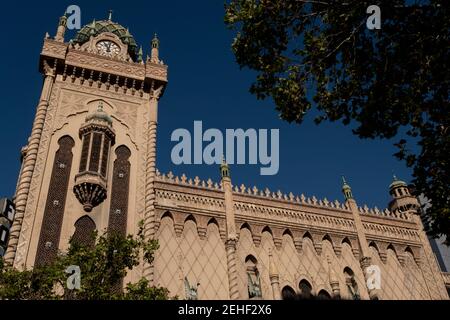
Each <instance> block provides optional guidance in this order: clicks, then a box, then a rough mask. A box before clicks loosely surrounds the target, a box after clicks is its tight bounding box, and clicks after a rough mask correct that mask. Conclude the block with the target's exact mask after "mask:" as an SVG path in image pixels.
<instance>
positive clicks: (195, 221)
mask: <svg viewBox="0 0 450 320" xmlns="http://www.w3.org/2000/svg"><path fill="white" fill-rule="evenodd" d="M188 221H192V222H194V223H195V226H197V220H196V219H195V217H194V215H192V214H190V215H188V216H187V217H186V219H184V224H186V222H188Z"/></svg>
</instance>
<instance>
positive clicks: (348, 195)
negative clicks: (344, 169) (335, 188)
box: [342, 176, 353, 200]
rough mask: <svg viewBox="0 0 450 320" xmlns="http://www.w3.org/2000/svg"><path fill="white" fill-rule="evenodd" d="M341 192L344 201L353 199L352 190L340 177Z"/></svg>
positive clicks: (343, 178)
mask: <svg viewBox="0 0 450 320" xmlns="http://www.w3.org/2000/svg"><path fill="white" fill-rule="evenodd" d="M342 192H343V193H344V196H345V200H349V199H353V194H352V188H351V187H350V186H349V185H348V183H347V181H346V180H345V177H344V176H342Z"/></svg>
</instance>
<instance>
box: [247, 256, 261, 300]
mask: <svg viewBox="0 0 450 320" xmlns="http://www.w3.org/2000/svg"><path fill="white" fill-rule="evenodd" d="M245 266H246V269H247V278H248V297H249V299H254V298H261V297H262V292H261V279H260V274H259V270H258V261H257V260H256V258H255V257H254V256H252V255H249V256H247V258H245Z"/></svg>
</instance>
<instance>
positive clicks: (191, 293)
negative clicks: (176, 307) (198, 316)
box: [184, 277, 200, 300]
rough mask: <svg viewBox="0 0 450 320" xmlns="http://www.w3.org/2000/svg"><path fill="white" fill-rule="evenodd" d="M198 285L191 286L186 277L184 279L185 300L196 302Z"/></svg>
mask: <svg viewBox="0 0 450 320" xmlns="http://www.w3.org/2000/svg"><path fill="white" fill-rule="evenodd" d="M199 286H200V283H197V286H191V285H190V284H189V280H188V278H187V277H184V288H185V291H186V299H187V300H198V287H199Z"/></svg>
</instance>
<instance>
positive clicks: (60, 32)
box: [55, 13, 67, 42]
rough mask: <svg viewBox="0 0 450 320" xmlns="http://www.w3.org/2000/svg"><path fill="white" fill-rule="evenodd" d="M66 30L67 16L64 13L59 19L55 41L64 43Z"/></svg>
mask: <svg viewBox="0 0 450 320" xmlns="http://www.w3.org/2000/svg"><path fill="white" fill-rule="evenodd" d="M66 28H67V16H66V14H65V13H64V15H63V16H62V17H61V18H59V25H58V29H57V31H56V36H55V40H56V41H58V42H64V35H65V34H66Z"/></svg>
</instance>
